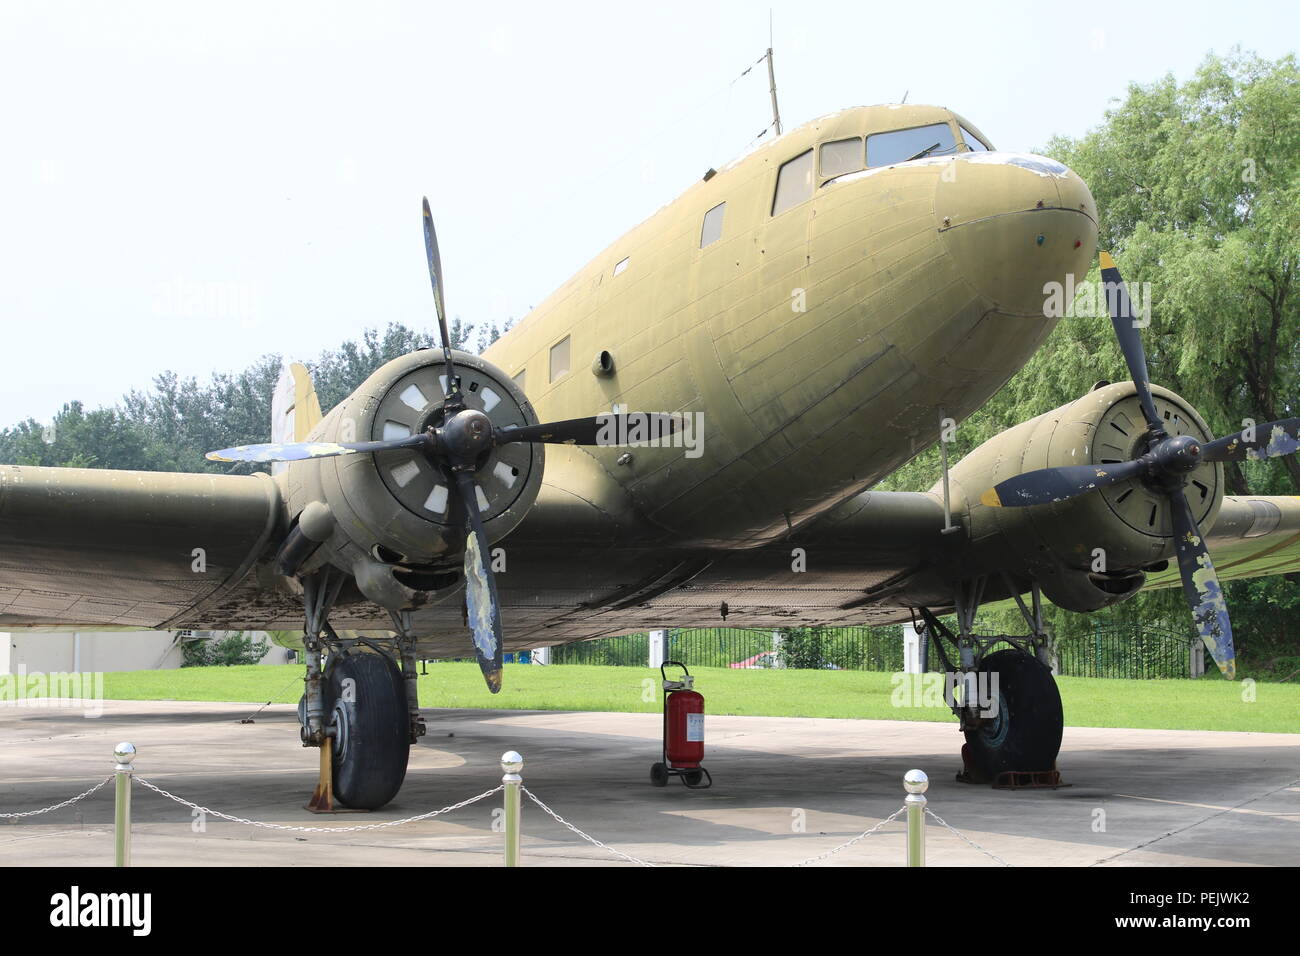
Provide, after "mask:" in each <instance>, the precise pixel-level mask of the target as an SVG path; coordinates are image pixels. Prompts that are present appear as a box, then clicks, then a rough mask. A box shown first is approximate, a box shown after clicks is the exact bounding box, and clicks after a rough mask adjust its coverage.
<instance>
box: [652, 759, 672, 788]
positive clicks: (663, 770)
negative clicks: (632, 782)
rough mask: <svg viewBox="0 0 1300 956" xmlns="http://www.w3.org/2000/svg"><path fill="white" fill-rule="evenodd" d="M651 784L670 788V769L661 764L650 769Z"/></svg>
mask: <svg viewBox="0 0 1300 956" xmlns="http://www.w3.org/2000/svg"><path fill="white" fill-rule="evenodd" d="M650 782H651V783H653V784H654V785H655V786H656V787H666V786H668V768H667V767H665V766H664V765H663V764H661V763H657V764H653V765H652V766H651V767H650Z"/></svg>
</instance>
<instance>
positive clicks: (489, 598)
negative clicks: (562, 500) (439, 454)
mask: <svg viewBox="0 0 1300 956" xmlns="http://www.w3.org/2000/svg"><path fill="white" fill-rule="evenodd" d="M456 488H457V490H458V491H459V492H460V500H461V503H462V504H463V505H464V507H465V516H466V519H467V524H468V525H469V527H468V528H467V529H466V531H467V532H468V533H467V534H466V535H465V608H466V611H467V612H468V618H469V628H470V632H471V633H472V634H473V636H474V655H475V657H477V658H478V666H479V669H480V670H482V671H483V679H484V680H485V681H487V686H488V690H490V691H491V692H492V693H494V694H497V693H500V691H501V669H502V666H503V651H502V633H501V606H500V604H499V603H498V601H497V583H496V578H495V576H494V575H493V574H492V564H491V562H492V552H491V551H490V549H489V548H488V540H487V534H486V533H485V532H484V530H483V516H482V515H481V514H479V510H478V485H477V484H476V483H475V481H474V477H473V475H472V473H470V472H468V471H458V472H457V473H456Z"/></svg>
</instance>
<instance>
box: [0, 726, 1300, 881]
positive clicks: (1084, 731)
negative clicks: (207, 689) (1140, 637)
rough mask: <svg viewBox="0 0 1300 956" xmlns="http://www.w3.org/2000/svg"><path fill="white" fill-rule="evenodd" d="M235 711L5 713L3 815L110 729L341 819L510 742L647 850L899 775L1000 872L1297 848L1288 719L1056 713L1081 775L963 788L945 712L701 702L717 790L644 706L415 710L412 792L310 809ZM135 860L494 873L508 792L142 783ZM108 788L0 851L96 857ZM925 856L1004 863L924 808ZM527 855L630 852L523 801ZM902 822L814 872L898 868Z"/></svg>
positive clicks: (709, 859) (728, 855) (590, 811)
mask: <svg viewBox="0 0 1300 956" xmlns="http://www.w3.org/2000/svg"><path fill="white" fill-rule="evenodd" d="M255 709H256V708H255V706H253V705H249V704H210V703H188V702H170V701H168V702H140V701H106V702H104V704H103V715H102V716H100V717H98V718H96V719H87V718H85V717H83V716H82V712H81V711H80V710H76V709H70V708H69V709H62V708H51V707H40V706H32V705H30V704H27V705H23V706H5V707H0V754H2V755H3V756H2V757H0V812H13V811H22V810H28V809H34V808H38V807H42V806H48V805H50V804H53V803H56V802H58V801H60V800H63V799H66V798H67V797H69V796H72V795H74V794H76V793H78V792H80V791H81V790H84V789H86V788H87V787H89V786H91V785H92V784H94V783H95V782H96V781H98V780H100V779H102V778H103V777H104V776H106V775H108V773H109V772H110V771H111V769H112V758H111V754H112V750H113V745H114V744H115V743H116V742H117V741H119V740H130V741H131V742H133V743H134V744H135V745H136V746H137V748H138V749H139V752H140V753H139V757H138V758H137V760H136V766H137V769H138V772H139V774H140V776H143V777H145V778H147V779H149V780H150V781H152V782H153V783H155V784H157V785H158V786H160V787H163V788H165V789H167V790H170V791H172V792H174V793H176V794H177V795H178V796H182V797H185V798H187V799H189V800H191V801H193V802H195V803H198V804H201V805H203V806H207V807H210V808H212V809H214V810H219V811H223V812H225V813H230V814H233V815H237V816H242V817H247V818H250V819H255V820H260V821H265V822H272V823H280V824H289V825H296V826H325V827H331V828H341V827H348V826H355V825H363V824H371V823H379V822H383V821H386V820H395V819H400V818H403V817H406V816H412V815H415V814H419V813H423V812H425V811H428V810H432V809H436V808H438V807H441V806H445V805H448V804H451V803H455V802H457V801H460V800H463V799H465V798H467V797H470V796H473V795H474V794H476V793H481V792H482V791H485V790H489V789H491V788H493V787H495V786H496V785H497V783H499V782H500V778H501V770H500V767H499V764H498V760H499V758H500V755H501V753H502V752H503V751H505V750H510V749H514V750H518V751H519V752H520V753H521V754H522V755H523V756H524V759H525V766H524V770H523V777H524V782H525V785H526V786H527V787H528V788H529V789H531V790H532V791H533V792H535V793H536V794H537V796H538V797H540V798H541V799H542V800H543V801H545V802H546V803H548V804H549V805H550V806H551V807H552V808H553V809H554V810H555V811H556V812H558V813H560V814H561V815H563V816H564V817H566V818H567V819H568V820H570V821H571V822H572V823H574V824H575V825H577V826H579V827H581V828H582V829H584V830H585V831H587V832H588V833H590V834H591V835H592V836H594V837H596V838H597V839H599V840H602V841H604V842H605V843H608V844H610V845H611V846H613V847H616V848H618V849H620V850H623V851H624V852H626V853H628V854H630V855H632V856H635V857H638V858H641V859H645V860H649V861H652V862H655V863H664V864H684V865H741V866H754V865H767V866H770V865H783V864H790V863H795V862H798V861H801V860H805V859H808V858H811V857H815V856H817V855H818V854H820V853H823V852H824V851H826V850H829V849H831V848H833V847H835V846H837V845H839V844H841V843H843V842H845V841H846V840H848V839H851V838H852V837H853V836H855V835H857V834H858V833H860V832H861V831H862V830H864V829H866V828H867V827H870V826H872V825H873V824H875V823H876V822H878V821H879V820H881V819H882V818H884V817H886V816H888V815H889V814H890V813H892V812H893V811H894V810H896V809H898V808H899V807H900V806H901V805H902V800H903V796H904V793H903V789H902V777H903V774H904V773H905V772H906V771H907V770H909V769H911V768H913V767H917V768H920V769H922V770H924V771H926V772H927V773H928V774H929V776H930V780H931V785H930V790H929V793H928V794H927V796H928V797H929V798H930V807H931V809H932V810H934V812H935V813H937V814H938V815H939V816H941V817H943V818H944V819H945V820H946V821H947V822H948V823H950V824H951V825H952V826H954V827H956V828H957V829H958V830H960V831H961V832H962V833H963V834H965V835H966V836H967V837H968V838H969V839H970V840H972V841H974V842H975V843H978V844H980V845H981V846H983V847H985V848H987V849H988V850H989V851H991V852H992V853H994V854H997V855H998V856H999V857H1001V858H1003V859H1005V860H1006V861H1007V862H1008V863H1010V864H1012V865H1015V866H1035V865H1038V866H1043V865H1047V866H1083V865H1090V864H1096V863H1101V864H1102V865H1106V866H1169V865H1216V864H1221V865H1243V864H1244V865H1250V864H1263V865H1279V864H1280V865H1295V864H1297V863H1300V735H1296V734H1252V733H1212V732H1206V731H1164V730H1113V729H1110V730H1108V729H1097V728H1076V727H1069V728H1066V732H1065V741H1064V744H1063V747H1062V753H1061V757H1060V760H1059V762H1058V763H1059V766H1060V768H1061V772H1062V775H1063V777H1064V778H1065V780H1066V781H1067V782H1069V783H1071V784H1073V786H1071V787H1068V788H1065V789H1061V790H1056V791H1020V792H1007V791H996V790H992V789H990V788H988V787H977V786H969V785H965V784H960V783H957V782H956V781H955V779H954V775H955V773H956V771H957V770H958V769H960V758H959V757H958V749H959V747H960V744H961V736H960V734H959V733H958V731H957V729H956V726H955V725H953V724H937V723H913V722H903V721H876V720H829V719H820V718H771V717H718V716H711V717H708V718H707V731H706V737H707V740H706V748H707V759H706V761H705V765H706V766H707V767H708V768H709V770H710V771H711V772H712V774H713V778H714V787H713V788H712V789H711V790H703V791H689V790H687V789H686V788H684V787H683V786H682V785H681V783H680V782H679V781H677V780H672V781H670V783H669V785H668V787H667V788H664V789H658V788H655V787H652V786H651V785H650V783H649V776H648V774H649V768H650V764H651V763H653V762H654V761H655V760H657V759H658V753H659V750H658V741H659V731H660V718H659V717H658V716H657V715H647V714H615V713H563V712H507V711H476V710H438V709H427V710H426V711H425V715H426V719H427V720H428V724H429V734H428V736H426V737H425V738H424V739H423V740H422V741H421V742H420V744H419V745H418V746H417V747H416V748H415V750H414V751H413V753H412V756H411V766H410V771H409V773H408V776H407V781H406V786H405V787H404V789H403V790H402V792H401V793H400V794H399V795H398V798H397V800H396V801H394V803H392V804H391V805H390V806H388V807H386V808H385V809H384V810H382V811H380V812H377V813H369V814H351V813H350V814H339V815H333V816H314V815H312V814H309V813H307V812H306V811H304V810H302V809H301V807H302V804H303V803H304V802H305V800H306V798H307V796H308V795H309V794H310V792H311V789H312V786H313V783H314V777H315V767H316V752H315V751H314V750H305V749H303V748H302V747H301V746H300V745H299V743H298V734H297V720H296V717H295V715H294V708H293V707H292V706H289V705H276V706H273V707H269V708H266V709H265V710H263V711H261V713H259V714H258V715H257V716H256V718H255V722H254V723H250V724H241V723H239V720H240V718H242V717H245V716H247V715H248V714H249V713H250V712H252V711H253V710H255ZM134 803H135V807H134V818H135V821H136V823H135V827H134V831H133V832H134V841H133V853H134V861H135V863H136V864H137V865H160V866H191V865H196V866H212V865H229V866H293V865H329V866H350V865H385V864H387V865H411V866H448V865H458V866H461V865H465V866H496V865H500V862H501V842H502V837H501V834H500V833H499V832H495V831H494V830H493V828H492V827H493V822H494V816H493V813H492V811H493V810H494V809H495V808H498V807H499V806H500V795H499V794H498V795H495V796H493V797H490V798H488V799H487V800H485V801H483V802H481V803H478V804H475V805H473V806H470V807H466V808H464V809H461V810H457V811H455V812H454V813H452V814H449V815H447V816H446V817H441V818H438V819H434V820H429V821H423V822H420V823H415V824H408V825H404V826H401V827H392V828H386V829H382V830H372V831H359V832H344V831H338V832H330V833H315V832H311V833H294V832H289V831H279V830H266V829H260V828H254V827H249V826H244V825H240V824H235V823H227V822H224V821H221V820H219V819H216V818H213V817H206V818H201V817H196V816H195V815H194V814H193V813H192V811H190V810H189V809H188V808H186V807H183V806H180V805H178V804H176V803H173V802H171V801H168V800H166V799H165V798H163V797H160V796H158V795H157V794H154V793H152V792H149V791H145V790H142V789H140V788H139V787H137V789H136V792H135V798H134ZM112 812H113V798H112V792H111V787H106V788H104V789H103V790H101V791H99V792H98V793H96V794H94V795H93V796H91V797H89V798H87V799H86V800H84V801H82V802H81V803H78V804H76V805H74V806H72V807H68V808H65V809H62V810H58V811H55V812H53V813H51V814H47V815H44V816H39V817H33V818H26V819H22V820H16V821H15V820H0V865H5V866H29V865H55V866H57V865H99V864H103V865H109V864H111V862H112V854H113V850H112V832H111V824H112ZM928 841H929V862H930V863H931V865H943V864H953V865H961V866H985V865H996V863H995V861H994V860H993V859H991V858H990V857H989V856H987V855H985V854H984V853H982V852H981V851H979V850H977V849H975V848H973V847H971V846H969V845H968V844H966V843H965V842H964V841H962V840H961V839H960V838H959V837H957V836H955V835H953V834H952V833H949V832H947V831H945V830H943V829H942V828H940V827H939V826H938V825H937V824H934V823H933V822H931V825H930V826H929V829H928ZM523 846H524V850H523V862H524V864H525V865H562V866H590V865H629V864H627V863H626V862H625V861H623V860H621V859H620V858H618V857H616V856H614V855H612V854H610V853H609V852H607V851H604V850H601V849H599V848H598V847H595V846H592V845H590V844H587V843H585V842H583V841H582V840H580V839H579V838H578V837H576V836H574V835H573V834H572V833H570V832H569V831H567V830H565V829H564V828H563V827H561V826H560V825H559V824H557V823H556V822H554V821H553V820H551V819H549V818H546V817H544V815H543V814H542V812H541V811H540V810H539V809H538V808H537V807H535V806H534V805H532V804H531V803H530V802H529V801H527V799H525V803H524V840H523ZM904 852H905V851H904V838H903V828H902V823H901V821H899V822H895V823H891V824H889V825H888V826H886V827H885V828H884V829H883V830H882V831H881V832H878V833H875V834H873V835H871V836H869V837H867V838H866V839H865V840H863V841H862V842H861V843H859V844H857V845H856V846H853V847H851V848H849V849H847V850H845V851H843V852H840V853H838V854H836V855H835V856H833V857H831V858H830V859H828V860H826V861H824V862H821V863H818V864H817V865H819V866H842V865H877V866H897V865H901V864H902V862H903V859H904Z"/></svg>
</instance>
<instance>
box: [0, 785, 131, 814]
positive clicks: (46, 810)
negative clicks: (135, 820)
mask: <svg viewBox="0 0 1300 956" xmlns="http://www.w3.org/2000/svg"><path fill="white" fill-rule="evenodd" d="M112 779H113V777H112V775H109V776H107V777H105V778H104V779H103V780H101V781H99V783H97V784H95V785H94V786H93V787H91V788H90V789H89V790H87V791H86V792H85V793H79V794H77V795H76V796H75V797H73V798H72V799H71V800H64V801H63V802H62V803H56V804H55V805H54V806H52V807H44V808H43V809H40V810H24V811H23V812H22V813H0V820H19V819H22V818H23V817H38V816H40V815H41V814H42V813H49V812H50V811H51V810H60V809H62V808H63V807H70V806H72V805H73V804H74V803H76V802H77V801H78V800H84V799H86V797H88V796H90V795H91V794H92V793H94V792H95V791H96V790H98V789H99V788H100V787H103V786H104V785H105V784H107V783H109V782H110V781H112Z"/></svg>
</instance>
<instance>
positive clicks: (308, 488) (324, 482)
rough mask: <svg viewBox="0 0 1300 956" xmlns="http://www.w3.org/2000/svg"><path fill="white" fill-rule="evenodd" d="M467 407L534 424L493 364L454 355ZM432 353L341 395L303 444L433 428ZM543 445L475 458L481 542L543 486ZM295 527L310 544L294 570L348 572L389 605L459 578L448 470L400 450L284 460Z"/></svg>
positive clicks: (410, 358) (436, 408)
mask: <svg viewBox="0 0 1300 956" xmlns="http://www.w3.org/2000/svg"><path fill="white" fill-rule="evenodd" d="M453 361H454V363H455V367H456V373H457V374H458V375H459V376H460V379H461V389H462V393H463V395H464V398H465V403H466V405H467V406H468V407H470V408H475V409H478V410H480V411H483V412H484V413H485V414H486V415H487V416H488V418H489V419H490V420H491V423H492V425H493V426H494V427H504V426H508V425H532V424H537V415H536V413H535V412H534V411H533V407H532V405H531V404H530V403H529V402H528V399H527V398H526V397H525V396H524V394H523V392H522V391H521V390H520V388H519V387H518V386H517V385H516V384H515V383H514V382H513V381H511V379H510V377H509V376H507V375H506V374H505V373H504V372H503V371H502V370H501V369H499V368H497V367H496V366H494V365H492V364H491V363H490V362H487V361H485V360H484V359H481V358H479V357H478V356H476V355H470V354H468V353H465V352H460V351H454V352H453ZM444 368H445V367H444V364H443V358H442V353H441V351H438V350H434V349H422V350H420V351H418V352H413V353H411V354H409V355H405V356H403V357H401V358H399V359H395V360H393V361H392V362H389V363H388V364H386V365H384V366H383V367H381V368H380V369H378V370H377V371H376V372H375V373H374V374H373V375H371V376H370V377H369V378H368V379H366V381H365V382H364V383H363V384H362V385H361V386H360V387H359V388H358V389H357V390H356V391H355V392H353V393H352V395H350V396H349V397H348V398H347V399H345V400H344V401H343V402H341V403H340V404H339V405H338V406H337V407H336V408H334V409H333V410H332V411H331V412H330V413H329V414H328V415H326V416H325V418H324V419H323V420H322V421H321V423H320V425H318V426H317V427H316V429H314V430H313V431H312V433H311V435H310V436H308V440H309V441H321V442H357V441H362V442H364V441H380V440H391V439H394V438H402V437H405V436H407V435H412V434H416V433H419V432H422V431H424V430H425V429H426V428H428V427H429V426H431V425H432V426H434V427H437V426H439V425H441V424H442V405H443V396H444V394H445V392H446V382H445V372H444ZM543 465H544V452H543V446H542V445H541V444H534V443H530V442H516V443H510V444H503V445H499V446H495V447H492V448H490V449H489V450H488V451H487V452H485V453H484V455H483V456H482V458H481V459H480V460H479V461H478V463H477V468H476V470H475V477H476V479H477V480H478V483H479V486H480V488H481V489H482V497H481V498H480V499H479V507H480V509H481V511H482V517H483V525H484V530H485V532H486V534H487V536H488V540H489V542H496V541H499V540H501V539H502V538H504V537H505V536H506V535H507V534H509V533H510V532H511V531H512V530H513V529H514V528H515V526H516V525H518V524H519V522H520V521H522V520H523V518H524V516H525V515H526V514H527V513H528V510H529V509H530V508H531V507H532V505H533V503H534V502H535V501H536V499H537V492H538V489H539V488H540V487H541V483H542V469H543ZM285 481H286V484H287V494H286V500H287V502H288V505H289V513H290V514H291V515H293V516H295V520H296V522H297V524H296V533H299V534H300V535H301V536H302V537H304V538H305V539H307V541H308V542H310V543H313V544H315V545H318V547H315V548H314V550H313V551H312V552H311V554H310V556H309V557H308V558H307V559H306V560H305V561H304V562H303V564H302V567H301V571H300V573H309V572H310V571H312V570H314V569H317V568H319V567H320V566H322V565H324V564H326V563H330V564H333V565H334V566H335V567H337V568H340V569H342V570H345V571H347V572H349V573H350V574H352V576H353V578H354V579H355V580H356V583H357V587H358V588H359V589H360V591H361V593H362V594H363V595H364V596H365V597H366V598H368V599H369V600H371V601H374V602H375V603H377V604H379V605H381V606H383V607H387V608H392V609H400V608H413V607H418V606H419V605H420V604H423V603H425V602H426V601H427V600H428V597H429V595H430V594H432V593H434V592H437V591H440V590H442V589H444V588H446V587H450V586H453V585H454V584H456V583H457V582H458V581H459V580H460V578H461V560H460V555H461V554H462V553H463V548H464V528H463V522H464V517H463V515H459V516H458V515H457V514H456V513H455V511H456V509H455V507H454V501H455V495H454V494H453V493H452V489H451V488H450V487H449V485H448V480H447V477H446V476H445V475H444V474H443V473H442V472H441V470H440V469H438V468H436V467H435V466H434V465H432V464H430V463H429V462H428V461H427V460H426V459H425V458H424V457H423V456H422V455H420V454H418V453H416V452H413V451H408V450H402V451H390V452H385V453H382V454H376V455H345V456H339V457H334V458H323V459H318V460H308V461H300V462H294V463H292V464H291V465H290V466H289V469H288V471H287V472H286V478H285Z"/></svg>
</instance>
